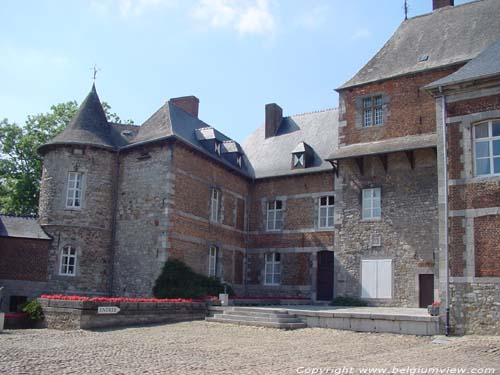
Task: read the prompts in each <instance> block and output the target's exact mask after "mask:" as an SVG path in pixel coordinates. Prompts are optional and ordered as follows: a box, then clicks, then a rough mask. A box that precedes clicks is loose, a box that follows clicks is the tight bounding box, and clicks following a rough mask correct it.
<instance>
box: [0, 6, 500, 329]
mask: <svg viewBox="0 0 500 375" xmlns="http://www.w3.org/2000/svg"><path fill="white" fill-rule="evenodd" d="M433 5H434V10H433V12H432V13H429V14H425V15H422V16H417V17H414V18H410V19H408V20H405V21H404V22H403V23H402V24H401V25H400V26H399V27H398V29H397V30H396V31H395V33H394V34H393V36H392V37H391V38H390V39H389V41H388V42H387V43H386V44H385V45H384V46H383V47H382V49H381V50H380V51H379V52H378V53H377V54H376V55H375V56H374V57H373V58H372V59H371V60H370V61H369V62H368V63H367V64H366V65H365V66H364V67H363V68H362V69H361V70H360V71H359V72H358V73H357V74H356V75H355V76H354V77H352V78H351V79H350V80H348V81H347V82H346V83H345V84H343V85H342V86H341V87H340V88H338V89H337V91H338V92H339V98H340V99H339V108H338V109H328V110H323V111H318V112H311V113H305V114H300V115H294V116H283V110H282V108H281V107H279V106H278V105H277V104H274V103H273V104H268V105H266V107H265V122H264V125H263V126H262V127H260V128H258V129H257V130H256V131H255V132H254V133H253V134H251V135H250V136H249V137H248V139H246V140H245V141H244V142H243V143H242V144H241V145H240V144H239V143H238V142H236V141H234V140H232V139H230V138H229V137H228V136H226V135H224V134H222V133H221V132H219V131H218V130H217V129H215V128H214V127H212V126H210V125H208V124H206V123H204V122H203V121H202V120H200V119H199V117H198V108H199V100H198V99H197V98H196V97H194V96H188V97H181V98H174V99H170V100H169V101H168V102H167V103H165V104H164V105H163V106H162V107H161V108H160V109H159V110H158V111H157V112H156V113H154V114H153V115H152V116H151V117H150V118H149V119H148V120H146V121H145V122H144V124H142V125H141V126H131V125H121V124H114V123H109V122H108V121H107V120H106V117H105V114H104V111H103V109H102V106H101V103H100V100H99V97H98V95H97V92H96V90H95V87H92V90H91V91H90V93H89V94H88V96H87V98H86V99H85V100H84V102H83V103H82V105H81V107H80V109H79V111H78V113H77V115H76V116H75V118H74V119H73V120H72V121H71V122H70V124H69V125H68V127H67V128H66V129H65V130H64V131H63V132H62V133H61V134H59V135H58V136H57V137H55V138H54V139H53V140H51V141H50V142H48V143H47V144H45V145H43V146H42V147H40V149H39V152H40V154H41V155H42V157H43V176H42V182H41V195H40V213H39V214H40V218H39V224H40V225H41V227H42V228H43V229H44V231H45V232H46V233H47V234H48V235H49V236H50V237H51V238H52V241H51V243H50V248H49V251H48V259H49V261H48V281H47V282H46V286H45V289H46V290H47V291H51V292H59V293H71V294H94V295H116V296H118V295H119V296H142V297H146V296H150V295H151V294H152V288H153V284H154V281H155V280H156V278H157V276H158V275H159V273H160V270H161V268H162V266H163V264H164V263H165V261H166V260H167V259H180V260H182V261H184V262H185V263H186V264H188V265H189V266H190V267H191V268H193V269H194V270H195V271H196V272H198V273H202V274H206V275H210V276H217V277H219V278H220V279H221V280H223V281H224V282H227V283H229V284H231V285H232V286H233V288H234V289H235V291H236V293H237V294H240V295H254V296H255V295H274V296H276V295H286V296H300V297H307V298H310V299H311V300H312V301H314V302H316V301H329V300H331V299H332V298H334V297H336V296H352V297H357V298H362V299H364V300H366V301H368V302H369V304H370V305H373V306H399V307H426V306H427V305H429V304H431V303H432V302H433V301H441V303H442V307H443V308H442V316H443V322H444V323H445V324H447V323H449V324H450V325H451V328H452V329H453V330H454V332H456V333H471V332H473V333H484V332H491V330H495V332H500V247H499V243H500V241H498V239H499V235H500V232H499V229H498V228H500V226H499V223H500V198H499V197H500V185H499V183H500V180H499V176H500V151H499V150H500V69H499V61H500V48H499V40H500V18H499V17H498V14H500V2H499V1H497V0H477V1H472V2H469V3H466V4H463V5H459V6H454V4H453V0H434V1H433ZM0 279H2V276H1V275H0ZM0 281H1V280H0ZM447 309H449V311H450V314H451V316H450V320H449V321H447V320H446V310H447Z"/></svg>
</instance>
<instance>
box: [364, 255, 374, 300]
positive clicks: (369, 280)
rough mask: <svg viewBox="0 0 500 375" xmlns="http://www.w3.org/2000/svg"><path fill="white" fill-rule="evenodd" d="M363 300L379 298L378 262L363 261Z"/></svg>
mask: <svg viewBox="0 0 500 375" xmlns="http://www.w3.org/2000/svg"><path fill="white" fill-rule="evenodd" d="M361 298H377V261H376V260H362V261H361Z"/></svg>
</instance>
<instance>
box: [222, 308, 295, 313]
mask: <svg viewBox="0 0 500 375" xmlns="http://www.w3.org/2000/svg"><path fill="white" fill-rule="evenodd" d="M224 311H237V312H252V313H253V312H255V313H264V314H288V311H287V310H284V309H280V308H276V309H269V308H262V307H261V308H259V307H226V308H225V310H224Z"/></svg>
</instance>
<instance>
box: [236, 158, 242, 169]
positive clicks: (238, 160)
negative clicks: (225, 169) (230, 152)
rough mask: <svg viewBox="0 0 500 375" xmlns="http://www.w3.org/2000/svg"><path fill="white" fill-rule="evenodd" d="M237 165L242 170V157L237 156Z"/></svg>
mask: <svg viewBox="0 0 500 375" xmlns="http://www.w3.org/2000/svg"><path fill="white" fill-rule="evenodd" d="M236 164H238V167H240V168H241V155H238V156H236Z"/></svg>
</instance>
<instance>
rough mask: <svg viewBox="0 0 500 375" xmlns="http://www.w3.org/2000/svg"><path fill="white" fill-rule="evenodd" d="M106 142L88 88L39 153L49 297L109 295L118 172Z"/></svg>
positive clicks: (105, 127) (98, 106)
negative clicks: (70, 116)
mask: <svg viewBox="0 0 500 375" xmlns="http://www.w3.org/2000/svg"><path fill="white" fill-rule="evenodd" d="M110 138H111V134H110V125H109V124H108V122H107V121H106V116H105V114H104V111H103V109H102V106H101V104H100V102H99V98H98V96H97V93H96V91H95V88H92V91H91V92H90V93H89V95H88V96H87V98H86V99H85V101H84V102H83V103H82V106H81V107H80V109H79V111H78V113H77V114H76V116H75V117H74V119H73V120H72V121H71V122H70V124H69V125H68V127H67V128H66V129H65V130H64V131H63V132H62V133H61V134H59V135H58V136H57V137H56V138H54V139H53V140H52V141H50V142H49V143H47V144H45V145H43V146H42V147H41V148H40V149H39V152H40V154H41V155H42V157H43V172H42V180H41V188H40V207H39V208H40V210H39V214H40V218H39V222H40V224H41V225H42V227H43V229H44V230H45V231H46V232H47V233H48V234H49V235H50V236H51V237H52V238H53V241H52V244H51V247H50V250H49V288H50V290H51V291H54V292H64V293H85V294H89V293H91V294H97V295H98V294H108V293H109V287H110V285H109V283H110V272H111V262H112V259H111V254H112V247H111V245H112V238H113V216H114V203H113V202H114V199H115V198H114V191H115V187H116V186H115V185H116V171H117V155H116V152H115V151H114V150H113V149H112V148H111V147H110V145H111V141H110V140H109V139H110ZM77 179H78V182H75V181H76V180H77ZM75 190H77V192H75ZM67 255H71V257H68V256H67ZM74 257H76V258H75V259H74V260H72V259H70V258H74ZM73 262H74V267H72V263H73Z"/></svg>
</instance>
